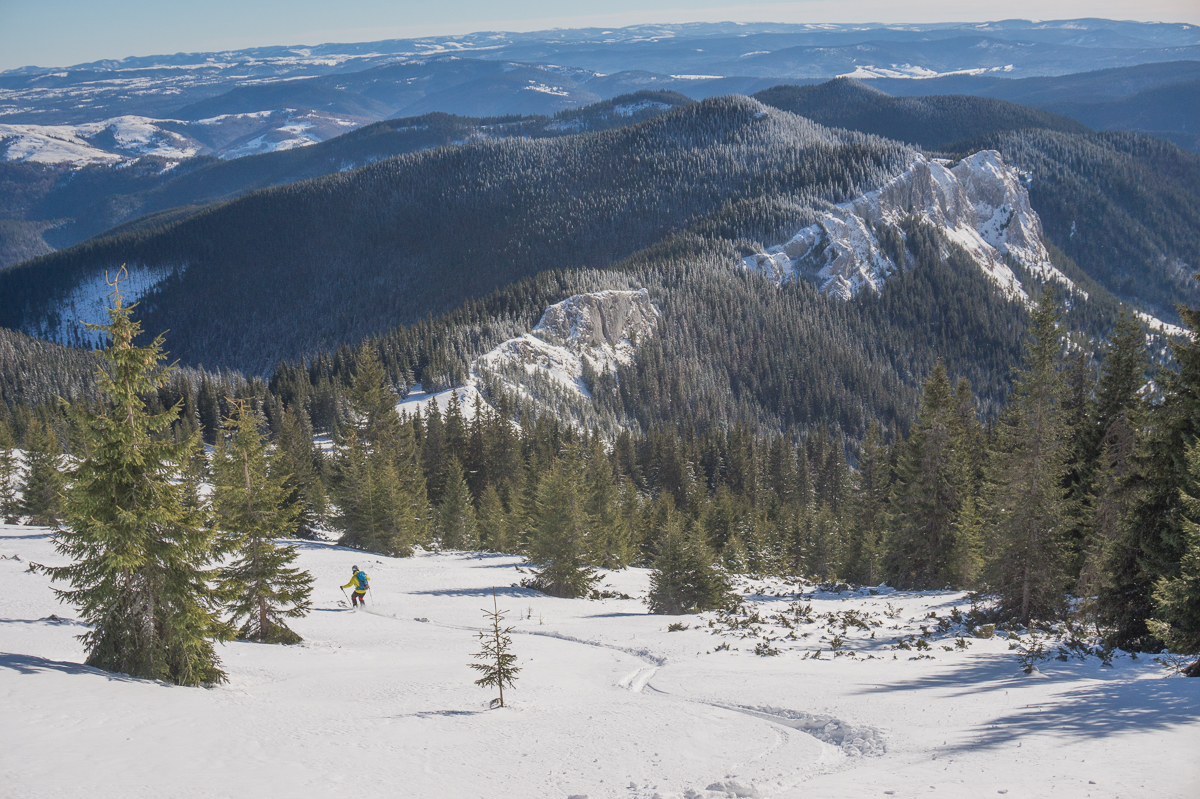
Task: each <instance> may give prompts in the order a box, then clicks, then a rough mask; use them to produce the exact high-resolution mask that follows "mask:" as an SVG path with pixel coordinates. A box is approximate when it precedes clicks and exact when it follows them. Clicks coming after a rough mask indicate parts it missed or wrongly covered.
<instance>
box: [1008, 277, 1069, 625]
mask: <svg viewBox="0 0 1200 799" xmlns="http://www.w3.org/2000/svg"><path fill="white" fill-rule="evenodd" d="M1058 320H1059V309H1058V297H1057V296H1056V295H1055V293H1054V292H1053V291H1052V290H1049V289H1047V290H1045V291H1043V293H1042V295H1041V297H1040V298H1039V300H1038V304H1037V307H1036V308H1035V309H1034V311H1033V313H1032V317H1031V329H1030V338H1029V340H1028V341H1027V344H1026V353H1025V358H1024V365H1023V367H1022V368H1021V369H1020V370H1019V371H1018V372H1017V373H1016V375H1015V381H1014V386H1013V393H1012V397H1011V399H1010V401H1009V403H1008V405H1007V406H1006V407H1005V410H1004V414H1003V415H1002V417H1001V419H1000V422H999V425H998V429H997V446H996V451H995V453H993V455H992V459H991V464H990V473H989V476H988V487H987V490H988V510H989V513H990V521H991V524H990V552H989V566H988V575H987V581H988V587H989V588H990V589H991V590H992V591H993V592H994V593H995V594H996V596H997V598H998V601H999V610H1000V613H1001V614H1002V616H1003V617H1004V618H1007V619H1013V620H1017V621H1019V622H1021V623H1022V624H1029V623H1030V622H1031V621H1032V620H1034V619H1049V618H1054V617H1056V616H1057V615H1059V613H1060V612H1061V610H1062V608H1063V605H1064V601H1065V591H1066V588H1067V575H1066V569H1065V567H1066V554H1067V553H1066V541H1065V533H1066V525H1067V521H1068V519H1067V502H1066V495H1065V490H1064V488H1063V484H1064V478H1065V476H1066V473H1067V459H1068V457H1069V456H1070V450H1069V446H1068V445H1069V441H1070V436H1071V430H1070V428H1069V426H1068V424H1067V419H1066V418H1065V413H1064V409H1063V398H1064V393H1065V391H1064V381H1063V359H1062V355H1061V349H1062V334H1061V332H1060V331H1059V326H1058Z"/></svg>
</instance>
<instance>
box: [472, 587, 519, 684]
mask: <svg viewBox="0 0 1200 799" xmlns="http://www.w3.org/2000/svg"><path fill="white" fill-rule="evenodd" d="M507 612H508V611H507V610H500V605H499V603H498V602H497V600H496V589H495V588H493V589H492V609H491V610H488V609H486V608H484V610H483V615H484V617H485V618H487V620H488V623H489V626H490V629H485V630H480V632H479V644H480V649H479V652H477V653H476V654H475V657H476V658H478V659H479V660H481V661H483V662H482V663H471V664H470V666H471V668H473V669H475V670H476V671H478V672H481V673H482V675H483V676H481V677H480V678H479V679H478V680H476V681H475V684H476V685H481V686H484V687H486V686H489V685H494V686H496V689H497V690H498V691H499V692H500V697H499V698H498V699H493V700H492V705H499V706H500V707H504V686H506V685H507V686H508V687H509V688H511V687H512V686H513V684H514V683H515V682H516V680H517V673H518V672H520V671H521V669H520V667H519V666H517V665H516V662H517V656H516V655H514V654H513V653H512V630H513V628H512V627H504V626H502V624H503V622H504V614H505V613H507Z"/></svg>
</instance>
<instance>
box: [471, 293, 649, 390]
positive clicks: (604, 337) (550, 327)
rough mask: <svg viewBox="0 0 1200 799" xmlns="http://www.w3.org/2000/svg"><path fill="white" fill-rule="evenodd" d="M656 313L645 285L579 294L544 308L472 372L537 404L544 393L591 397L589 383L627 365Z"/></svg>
mask: <svg viewBox="0 0 1200 799" xmlns="http://www.w3.org/2000/svg"><path fill="white" fill-rule="evenodd" d="M658 316H659V314H658V310H657V309H655V307H654V306H653V305H652V304H651V302H650V295H649V294H648V293H647V292H646V290H645V289H641V290H639V291H597V292H592V293H589V294H577V295H575V296H574V297H569V298H568V299H565V300H563V301H562V302H559V303H555V304H554V305H551V306H550V307H548V308H547V309H546V311H545V313H543V314H542V318H541V321H539V322H538V323H537V325H536V326H535V327H534V328H533V330H532V331H530V332H529V333H526V334H525V335H523V336H519V337H517V338H513V339H509V340H508V341H505V342H504V343H503V344H501V345H499V346H498V347H496V348H495V349H493V350H492V351H491V352H488V353H487V354H485V355H483V356H481V357H480V358H478V359H476V361H475V362H474V364H473V371H474V372H475V374H476V375H477V377H479V378H484V379H487V380H489V381H492V382H499V383H500V384H501V385H503V386H504V387H505V388H506V389H508V390H510V391H512V392H513V393H515V394H516V395H518V396H521V397H525V398H527V399H530V400H534V401H538V402H541V401H544V400H545V399H547V398H546V397H542V396H539V395H544V394H546V393H551V394H560V395H561V394H563V393H564V392H565V394H566V395H573V396H574V397H576V398H590V396H591V393H590V389H589V385H588V383H589V382H590V381H591V380H592V379H594V378H595V376H597V375H601V374H605V373H608V374H612V373H615V372H616V368H617V364H620V363H630V362H631V361H632V359H633V355H634V352H635V351H636V350H637V347H638V345H639V343H641V342H644V341H645V340H646V339H648V338H649V337H650V336H652V335H653V334H654V330H655V327H656V326H657V324H658Z"/></svg>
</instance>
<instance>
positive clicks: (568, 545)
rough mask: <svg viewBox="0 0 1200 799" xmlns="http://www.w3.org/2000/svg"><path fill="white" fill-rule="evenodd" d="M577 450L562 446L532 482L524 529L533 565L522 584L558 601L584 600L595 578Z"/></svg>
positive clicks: (588, 518) (588, 523)
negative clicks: (530, 506)
mask: <svg viewBox="0 0 1200 799" xmlns="http://www.w3.org/2000/svg"><path fill="white" fill-rule="evenodd" d="M580 460H581V459H580V456H579V450H578V448H577V447H575V446H570V447H568V448H566V449H565V450H564V452H563V454H562V457H560V458H559V459H558V460H557V461H556V462H555V463H553V464H552V465H551V466H550V468H548V469H547V471H546V474H545V475H544V476H543V477H542V479H541V480H540V481H539V483H538V488H537V499H536V502H535V505H534V515H533V519H532V521H533V525H532V528H533V529H532V530H530V540H529V553H528V554H529V559H530V561H532V562H533V563H535V564H537V566H538V568H537V571H536V572H535V573H534V576H533V577H532V578H531V579H529V580H527V581H526V583H525V584H526V586H527V587H529V588H535V589H537V590H538V591H542V592H544V593H547V594H550V595H551V596H558V597H567V598H573V597H581V596H587V594H588V592H589V591H591V589H592V586H593V585H595V583H596V582H597V581H599V579H600V575H598V574H596V573H595V571H594V570H593V568H592V563H591V561H590V557H589V555H590V552H591V551H592V545H591V541H590V537H591V534H592V523H593V520H592V519H591V517H590V515H589V514H588V513H587V508H586V502H585V497H584V496H583V495H582V492H581V491H580V490H579V489H580V486H581V485H582V484H583V469H582V468H581V463H580Z"/></svg>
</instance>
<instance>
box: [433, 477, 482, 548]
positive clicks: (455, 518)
mask: <svg viewBox="0 0 1200 799" xmlns="http://www.w3.org/2000/svg"><path fill="white" fill-rule="evenodd" d="M436 520H437V536H438V541H439V542H440V543H441V545H442V546H443V547H445V548H446V549H476V548H478V546H479V533H478V531H477V529H476V520H475V508H474V506H473V505H472V504H471V490H470V489H469V488H467V481H466V480H465V479H464V477H463V470H462V467H461V466H460V465H459V463H458V458H456V457H454V456H453V455H451V456H450V459H449V461H448V462H447V463H446V486H445V489H444V490H443V491H442V501H441V503H440V504H439V505H438V507H437V513H436Z"/></svg>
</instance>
